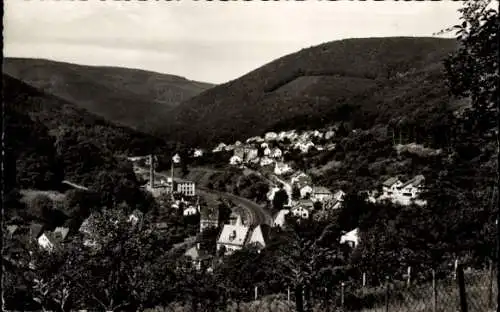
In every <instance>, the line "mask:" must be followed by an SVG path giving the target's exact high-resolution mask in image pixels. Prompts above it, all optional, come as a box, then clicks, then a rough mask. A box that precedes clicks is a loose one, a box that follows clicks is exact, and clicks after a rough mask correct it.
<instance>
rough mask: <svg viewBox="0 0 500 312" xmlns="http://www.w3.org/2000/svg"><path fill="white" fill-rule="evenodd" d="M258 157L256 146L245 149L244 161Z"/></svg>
mask: <svg viewBox="0 0 500 312" xmlns="http://www.w3.org/2000/svg"><path fill="white" fill-rule="evenodd" d="M258 157H259V150H258V149H257V148H246V149H245V161H246V162H250V161H252V160H254V159H256V158H258Z"/></svg>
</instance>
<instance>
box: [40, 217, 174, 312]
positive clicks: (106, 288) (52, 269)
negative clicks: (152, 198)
mask: <svg viewBox="0 0 500 312" xmlns="http://www.w3.org/2000/svg"><path fill="white" fill-rule="evenodd" d="M90 228H91V229H92V231H93V235H92V239H93V240H94V241H96V242H97V245H96V247H86V246H83V245H82V242H81V241H78V240H75V241H73V242H72V243H71V244H69V245H67V246H65V248H64V249H59V250H57V251H56V252H55V253H52V254H51V255H47V254H40V255H39V257H38V261H36V267H37V269H36V280H38V282H36V281H35V285H34V286H35V288H37V289H38V294H39V296H41V297H42V298H43V300H40V301H42V302H46V303H47V304H48V303H49V302H57V303H59V306H60V310H61V311H65V310H67V309H69V307H70V305H69V304H68V301H69V300H70V299H71V298H75V297H72V296H74V295H77V297H79V298H82V300H83V303H82V305H83V306H84V307H85V308H91V309H102V310H105V311H114V310H117V309H124V308H127V309H142V308H145V307H151V306H154V305H156V304H159V303H160V301H161V300H162V298H171V294H170V295H169V293H170V291H171V290H172V289H171V287H172V286H171V285H172V284H173V280H174V275H175V274H174V273H173V267H172V264H173V260H172V259H170V257H171V255H170V254H169V253H165V250H166V249H167V250H168V249H170V247H171V240H170V239H169V237H168V236H167V235H165V234H162V235H161V236H160V235H159V234H157V232H156V231H155V230H154V229H153V228H151V223H149V220H146V222H142V223H138V224H137V225H135V226H133V225H132V224H131V223H129V222H128V219H127V215H126V214H124V213H123V211H121V210H116V209H112V210H107V209H106V210H103V211H102V212H100V213H98V214H97V217H96V218H94V219H93V221H92V222H91V225H90ZM97 268H98V269H97ZM169 284H170V285H169ZM73 305H74V303H73Z"/></svg>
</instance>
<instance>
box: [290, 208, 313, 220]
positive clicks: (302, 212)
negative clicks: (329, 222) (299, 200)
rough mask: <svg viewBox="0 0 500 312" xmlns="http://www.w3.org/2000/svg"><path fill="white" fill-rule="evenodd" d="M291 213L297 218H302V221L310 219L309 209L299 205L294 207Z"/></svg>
mask: <svg viewBox="0 0 500 312" xmlns="http://www.w3.org/2000/svg"><path fill="white" fill-rule="evenodd" d="M290 212H291V213H292V214H293V215H294V216H295V217H300V218H302V219H309V215H310V213H309V209H307V208H305V207H304V206H301V205H297V206H294V207H292V209H290Z"/></svg>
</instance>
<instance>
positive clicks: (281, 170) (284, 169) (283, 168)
mask: <svg viewBox="0 0 500 312" xmlns="http://www.w3.org/2000/svg"><path fill="white" fill-rule="evenodd" d="M290 171H292V167H290V166H289V165H288V164H287V163H284V162H276V164H275V165H274V174H276V175H282V174H285V173H288V172H290Z"/></svg>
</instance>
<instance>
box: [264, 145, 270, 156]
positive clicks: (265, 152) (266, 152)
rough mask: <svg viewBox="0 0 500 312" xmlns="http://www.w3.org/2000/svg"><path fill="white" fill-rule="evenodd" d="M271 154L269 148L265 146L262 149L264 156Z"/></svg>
mask: <svg viewBox="0 0 500 312" xmlns="http://www.w3.org/2000/svg"><path fill="white" fill-rule="evenodd" d="M270 155H271V149H270V148H269V147H266V148H265V149H264V156H270Z"/></svg>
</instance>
